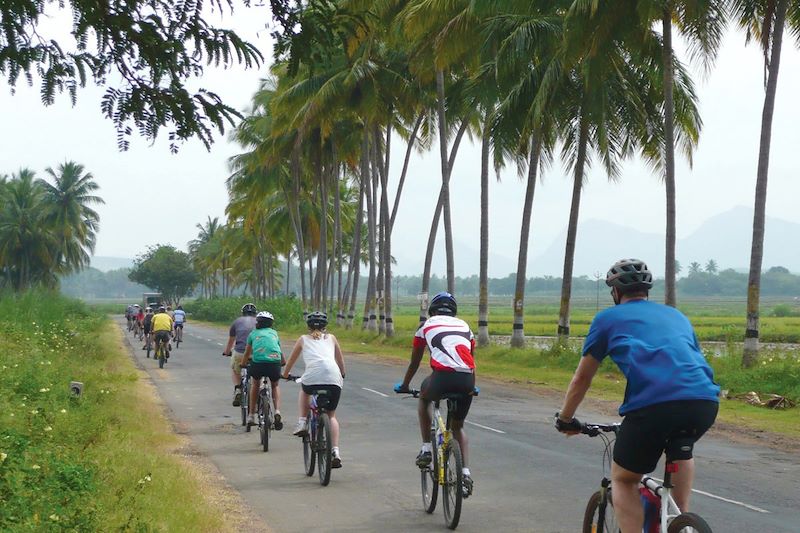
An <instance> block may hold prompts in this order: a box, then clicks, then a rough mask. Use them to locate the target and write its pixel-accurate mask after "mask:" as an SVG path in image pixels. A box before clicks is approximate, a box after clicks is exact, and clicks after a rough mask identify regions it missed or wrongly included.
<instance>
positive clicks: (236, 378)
mask: <svg viewBox="0 0 800 533" xmlns="http://www.w3.org/2000/svg"><path fill="white" fill-rule="evenodd" d="M231 380H232V381H233V386H234V387H238V386H239V385H240V384H241V383H242V375H241V374H240V373H239V372H237V371H236V370H231Z"/></svg>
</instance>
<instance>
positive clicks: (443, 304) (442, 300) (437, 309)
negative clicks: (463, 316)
mask: <svg viewBox="0 0 800 533" xmlns="http://www.w3.org/2000/svg"><path fill="white" fill-rule="evenodd" d="M457 312H458V304H457V303H456V299H455V297H453V295H452V294H450V293H449V292H446V291H442V292H440V293H439V294H437V295H436V296H434V297H433V300H431V304H430V305H429V306H428V314H429V315H430V316H433V315H450V316H455V315H456V313H457Z"/></svg>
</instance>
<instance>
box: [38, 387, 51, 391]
mask: <svg viewBox="0 0 800 533" xmlns="http://www.w3.org/2000/svg"><path fill="white" fill-rule="evenodd" d="M49 390H50V389H46V388H44V387H42V388H41V389H39V392H47V391H49Z"/></svg>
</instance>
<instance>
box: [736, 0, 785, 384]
mask: <svg viewBox="0 0 800 533" xmlns="http://www.w3.org/2000/svg"><path fill="white" fill-rule="evenodd" d="M787 4H788V0H778V2H777V5H776V6H775V22H774V25H773V29H772V50H771V51H770V58H769V63H768V64H767V88H766V94H765V96H764V108H763V110H762V113H761V142H760V145H759V149H758V170H757V174H756V195H755V208H754V213H753V242H752V246H751V249H750V275H749V277H748V280H747V329H746V330H745V335H744V336H745V339H744V353H743V355H742V366H744V367H745V368H750V367H752V366H754V365H755V364H756V362H757V361H758V335H759V333H758V326H759V303H760V302H759V299H760V295H761V264H762V260H763V257H764V223H765V218H766V209H767V178H768V177H769V151H770V143H771V141H772V116H773V113H774V112H775V94H776V92H777V89H778V70H779V68H780V61H781V46H782V44H783V30H784V24H785V22H786V10H787ZM766 39H768V37H767V38H766ZM766 39H765V42H768V41H766Z"/></svg>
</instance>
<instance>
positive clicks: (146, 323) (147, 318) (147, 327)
mask: <svg viewBox="0 0 800 533" xmlns="http://www.w3.org/2000/svg"><path fill="white" fill-rule="evenodd" d="M152 329H153V309H152V308H150V307H148V308H147V312H146V313H145V314H144V320H142V331H143V332H144V346H142V350H146V349H147V345H148V344H150V341H151V339H150V332H151V331H152ZM147 357H150V354H149V353H148V354H147Z"/></svg>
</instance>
